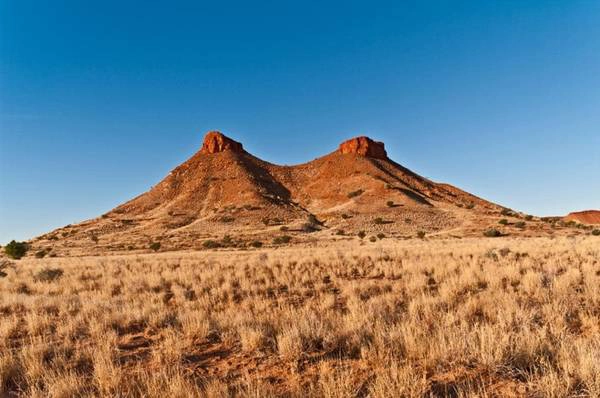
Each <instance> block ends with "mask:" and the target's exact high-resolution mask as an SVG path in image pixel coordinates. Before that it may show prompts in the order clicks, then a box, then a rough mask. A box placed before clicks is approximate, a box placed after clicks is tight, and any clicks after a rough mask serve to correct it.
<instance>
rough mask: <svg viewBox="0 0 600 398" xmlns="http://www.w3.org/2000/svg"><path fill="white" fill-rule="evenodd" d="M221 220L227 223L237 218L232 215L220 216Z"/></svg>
mask: <svg viewBox="0 0 600 398" xmlns="http://www.w3.org/2000/svg"><path fill="white" fill-rule="evenodd" d="M220 220H221V222H225V223H230V222H234V221H235V218H234V217H232V216H222V217H221V218H220Z"/></svg>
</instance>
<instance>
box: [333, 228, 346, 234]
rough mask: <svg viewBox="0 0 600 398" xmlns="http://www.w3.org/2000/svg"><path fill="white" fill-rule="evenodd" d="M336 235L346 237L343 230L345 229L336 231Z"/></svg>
mask: <svg viewBox="0 0 600 398" xmlns="http://www.w3.org/2000/svg"><path fill="white" fill-rule="evenodd" d="M335 234H336V235H345V234H346V232H344V230H343V229H338V230H337V231H335Z"/></svg>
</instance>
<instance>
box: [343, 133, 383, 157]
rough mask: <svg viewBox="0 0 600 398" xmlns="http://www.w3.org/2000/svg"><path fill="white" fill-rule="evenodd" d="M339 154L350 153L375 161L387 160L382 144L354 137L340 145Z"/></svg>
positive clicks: (365, 138) (366, 138)
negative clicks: (374, 159)
mask: <svg viewBox="0 0 600 398" xmlns="http://www.w3.org/2000/svg"><path fill="white" fill-rule="evenodd" d="M339 151H340V153H352V154H355V155H359V156H365V157H369V158H376V159H384V160H385V159H387V152H386V151H385V147H384V144H383V142H378V141H373V140H372V139H370V138H369V137H355V138H351V139H349V140H348V141H344V142H342V143H341V144H340V149H339Z"/></svg>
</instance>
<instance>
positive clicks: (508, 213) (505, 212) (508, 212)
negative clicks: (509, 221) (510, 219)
mask: <svg viewBox="0 0 600 398" xmlns="http://www.w3.org/2000/svg"><path fill="white" fill-rule="evenodd" d="M500 214H502V215H503V216H512V215H514V212H513V211H512V210H511V209H507V208H504V209H502V210H501V211H500Z"/></svg>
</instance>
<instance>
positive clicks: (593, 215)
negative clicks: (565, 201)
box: [565, 210, 600, 224]
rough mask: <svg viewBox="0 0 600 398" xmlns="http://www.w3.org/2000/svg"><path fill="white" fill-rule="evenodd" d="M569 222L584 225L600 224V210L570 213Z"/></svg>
mask: <svg viewBox="0 0 600 398" xmlns="http://www.w3.org/2000/svg"><path fill="white" fill-rule="evenodd" d="M565 219H566V220H567V221H577V222H580V223H583V224H600V210H585V211H576V212H573V213H569V215H567V216H566V217H565Z"/></svg>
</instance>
